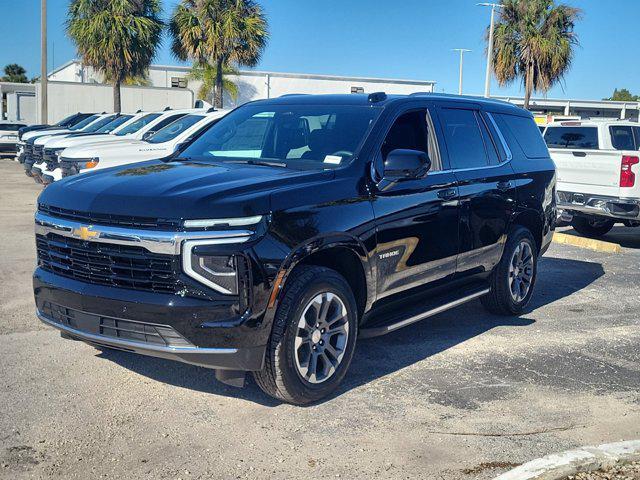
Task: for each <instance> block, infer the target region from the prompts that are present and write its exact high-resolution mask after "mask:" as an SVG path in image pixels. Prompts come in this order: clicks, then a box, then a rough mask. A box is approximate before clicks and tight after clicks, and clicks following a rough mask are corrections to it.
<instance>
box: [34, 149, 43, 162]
mask: <svg viewBox="0 0 640 480" xmlns="http://www.w3.org/2000/svg"><path fill="white" fill-rule="evenodd" d="M43 152H44V146H42V145H34V146H33V158H34V160H35V162H36V163H37V162H39V161H40V160H42V156H43Z"/></svg>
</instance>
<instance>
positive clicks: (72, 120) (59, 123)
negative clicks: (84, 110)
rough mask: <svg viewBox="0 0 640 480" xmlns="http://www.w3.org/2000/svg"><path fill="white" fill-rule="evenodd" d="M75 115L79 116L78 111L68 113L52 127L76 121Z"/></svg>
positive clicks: (71, 123)
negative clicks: (71, 113)
mask: <svg viewBox="0 0 640 480" xmlns="http://www.w3.org/2000/svg"><path fill="white" fill-rule="evenodd" d="M76 117H78V118H80V114H79V113H74V114H73V115H69V116H68V117H64V118H63V119H62V120H60V121H59V122H58V123H56V124H55V125H54V127H66V126H67V125H73V124H74V123H77V122H75V121H76Z"/></svg>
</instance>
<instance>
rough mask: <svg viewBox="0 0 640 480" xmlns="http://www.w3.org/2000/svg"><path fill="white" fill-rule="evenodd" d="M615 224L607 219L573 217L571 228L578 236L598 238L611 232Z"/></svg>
mask: <svg viewBox="0 0 640 480" xmlns="http://www.w3.org/2000/svg"><path fill="white" fill-rule="evenodd" d="M614 225H615V222H614V221H613V220H610V219H608V218H597V217H573V220H572V221H571V226H572V227H573V229H574V230H575V231H576V232H578V233H579V234H580V235H584V236H585V237H589V238H599V237H602V236H604V235H606V234H607V233H609V232H610V231H611V229H612V228H613V226H614Z"/></svg>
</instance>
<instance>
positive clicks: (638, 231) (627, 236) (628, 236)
mask: <svg viewBox="0 0 640 480" xmlns="http://www.w3.org/2000/svg"><path fill="white" fill-rule="evenodd" d="M562 233H565V234H567V235H572V236H574V237H582V235H580V234H579V233H578V232H576V231H575V230H574V229H573V228H568V229H567V230H563V231H562ZM598 240H602V241H604V242H611V243H617V244H618V245H620V246H621V247H623V248H634V249H640V228H629V227H614V228H613V229H612V230H611V231H610V232H609V233H607V234H606V235H604V236H602V237H600V238H599V239H598Z"/></svg>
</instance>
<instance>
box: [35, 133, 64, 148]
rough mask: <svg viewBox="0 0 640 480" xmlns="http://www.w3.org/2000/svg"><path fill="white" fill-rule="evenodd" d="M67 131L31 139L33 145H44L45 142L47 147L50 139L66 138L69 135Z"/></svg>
mask: <svg viewBox="0 0 640 480" xmlns="http://www.w3.org/2000/svg"><path fill="white" fill-rule="evenodd" d="M69 135H70V134H69V132H65V133H56V134H55V135H43V136H41V137H38V138H36V139H35V140H33V144H34V145H44V144H45V143H46V144H47V147H48V146H49V145H48V144H49V142H51V141H52V140H59V139H63V138H67V137H68V136H69Z"/></svg>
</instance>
